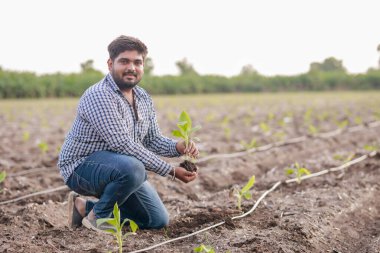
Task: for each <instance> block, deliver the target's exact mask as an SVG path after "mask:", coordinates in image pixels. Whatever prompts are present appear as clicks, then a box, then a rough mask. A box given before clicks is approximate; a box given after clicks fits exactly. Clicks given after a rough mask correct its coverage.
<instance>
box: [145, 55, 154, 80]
mask: <svg viewBox="0 0 380 253" xmlns="http://www.w3.org/2000/svg"><path fill="white" fill-rule="evenodd" d="M153 69H154V64H153V60H152V58H150V57H147V58H145V60H144V75H147V76H151V75H153Z"/></svg>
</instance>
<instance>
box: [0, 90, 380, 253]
mask: <svg viewBox="0 0 380 253" xmlns="http://www.w3.org/2000/svg"><path fill="white" fill-rule="evenodd" d="M340 97H341V96H338V97H334V99H332V100H324V98H323V97H319V99H320V101H321V102H320V104H317V105H314V106H316V107H315V111H319V112H323V111H324V110H328V111H334V112H336V114H337V115H338V116H337V117H338V118H340V117H342V118H343V116H340V115H341V114H340V113H342V112H343V111H345V110H346V109H347V108H350V110H351V114H352V115H360V116H361V118H362V119H363V121H373V120H374V118H373V114H372V113H371V110H370V108H379V107H378V106H377V107H375V105H374V104H371V105H368V104H366V103H365V102H366V101H380V99H376V100H373V99H372V100H371V99H368V98H367V97H366V98H365V99H364V100H363V102H360V103H359V102H358V101H356V102H352V101H351V100H349V101H348V102H347V101H342V100H339V98H340ZM162 101H163V103H165V102H166V101H167V100H162ZM183 101H185V100H181V102H183ZM318 101H319V100H318ZM350 101H351V102H350ZM45 102H46V101H41V102H38V101H34V102H33V103H31V104H27V105H26V106H25V107H21V106H18V104H17V103H15V102H13V104H12V106H11V107H10V109H9V110H10V111H11V112H12V115H13V116H12V117H10V116H9V115H8V114H7V112H6V111H5V109H4V108H6V107H3V106H0V121H1V122H2V124H0V144H1V145H0V154H1V155H0V171H4V170H5V171H7V173H8V176H7V178H6V180H5V182H4V183H3V184H1V185H0V187H1V188H2V189H3V191H2V192H1V193H0V202H1V201H6V200H10V199H14V198H17V197H20V196H23V195H25V194H29V193H33V192H37V191H41V190H46V189H51V188H54V187H59V186H61V185H63V182H62V178H61V177H60V175H59V172H58V169H57V168H56V162H57V154H58V152H57V148H58V147H60V145H61V144H62V142H63V139H64V136H65V134H66V132H67V130H68V129H69V128H70V126H71V121H72V118H73V116H74V115H75V103H76V102H77V100H75V103H73V104H69V105H68V104H66V102H65V103H63V104H60V103H59V100H58V101H54V103H55V105H54V107H53V106H51V105H45V104H44V103H45ZM223 102H225V103H223V105H226V106H225V107H223V108H225V110H223V112H221V111H220V104H218V106H215V107H212V106H206V107H201V105H199V108H198V109H197V110H195V109H193V111H192V109H191V108H193V107H191V106H189V107H188V108H189V110H188V111H189V112H190V115H194V116H193V117H194V118H195V119H197V118H200V119H206V118H207V117H206V116H207V115H208V114H209V113H210V110H214V111H211V112H213V113H214V114H215V115H217V120H216V121H211V122H210V121H201V122H199V123H200V124H201V125H202V126H204V128H203V130H202V132H200V135H199V137H200V138H201V140H202V143H200V144H199V147H200V150H201V151H207V153H208V154H211V153H226V152H232V151H236V150H241V146H239V145H238V143H239V141H240V140H246V142H247V140H250V139H251V138H252V137H256V139H257V140H260V141H259V142H258V143H259V145H260V146H261V145H264V144H266V143H271V142H273V141H274V139H273V138H274V137H273V136H272V135H267V134H263V133H260V132H257V131H256V130H255V131H253V130H252V129H253V128H254V129H256V128H255V126H256V125H258V124H259V122H261V121H262V120H263V119H264V118H266V117H267V116H266V115H267V114H268V112H276V116H275V117H276V118H275V121H273V122H272V123H273V125H272V132H275V129H278V126H275V124H276V122H277V121H276V120H278V119H279V118H281V115H285V114H286V110H288V109H289V107H286V106H283V104H280V106H279V107H278V108H277V107H273V105H271V107H269V106H266V104H259V105H256V104H255V106H253V105H252V104H249V103H248V102H247V101H246V100H242V101H241V102H240V101H239V103H237V102H236V104H234V103H232V102H230V101H228V103H227V102H226V101H223ZM205 103H206V102H205ZM157 104H158V105H160V103H157ZM193 104H194V101H193V100H191V101H190V102H189V105H193ZM227 105H233V106H231V107H227ZM162 106H163V107H165V108H175V107H173V106H165V104H163V105H162ZM248 106H250V109H249V108H248V109H247V107H248ZM292 106H293V107H291V109H292V111H293V113H294V115H293V122H292V123H291V124H288V125H286V127H284V128H282V130H283V131H284V132H286V138H292V137H296V136H299V135H303V134H306V133H307V128H306V130H305V127H304V126H303V125H302V124H303V123H302V122H303V115H304V112H305V110H306V109H305V108H307V107H306V106H304V105H303V104H299V102H297V103H293V105H292ZM347 106H348V107H347ZM53 108H54V109H53ZM202 108H203V109H202ZM213 108H214V109H213ZM1 110H3V111H1ZM157 111H158V113H159V114H158V117H159V118H158V119H159V122H162V123H161V124H160V125H161V128H162V131H163V133H166V134H167V135H169V134H168V133H169V132H170V129H173V128H174V127H175V125H174V124H175V120H176V119H175V118H174V119H173V122H174V123H173V126H172V125H170V124H168V123H166V122H168V121H167V117H168V116H166V114H165V113H166V111H165V110H164V109H162V108H161V109H160V108H158V110H157ZM251 112H254V113H255V117H254V118H253V119H252V121H251V122H250V125H249V126H246V125H245V121H244V122H243V121H241V119H243V118H244V117H245V116H246V115H248V113H251ZM218 113H219V114H220V115H219V114H218ZM168 115H170V114H168ZM225 115H234V116H233V117H234V118H232V119H231V121H230V122H231V123H230V127H231V129H232V133H235V134H233V135H232V136H231V138H230V140H229V141H226V137H225V136H224V134H223V130H222V128H218V127H219V124H220V123H218V122H220V121H221V120H223V118H224V117H225ZM295 122H297V123H295ZM334 122H335V120H334V119H333V118H327V119H325V121H320V122H316V123H315V124H316V125H317V126H318V128H319V129H320V130H321V131H328V130H333V129H336V126H335V125H334ZM197 123H198V122H197ZM353 124H354V123H353V122H350V124H349V126H352V125H353ZM25 125H26V126H25ZM206 126H207V127H206ZM379 129H380V127H377V128H371V129H365V130H361V131H357V132H352V133H343V134H341V135H338V136H335V137H331V138H329V139H315V138H314V139H312V138H309V139H307V140H306V141H305V142H302V143H297V144H292V145H286V146H281V147H276V148H274V149H271V150H268V151H264V152H258V153H253V154H249V155H246V156H243V157H235V158H226V159H215V160H210V161H208V162H204V163H202V164H201V166H200V169H199V170H198V175H199V176H198V178H197V179H196V180H195V181H193V182H191V183H189V184H184V183H181V182H179V181H178V180H177V181H171V180H167V178H163V177H160V176H158V175H156V174H153V173H149V175H148V180H149V181H150V182H151V183H152V185H154V186H155V188H156V189H157V191H158V193H159V195H160V196H161V198H162V200H163V202H164V204H165V206H166V207H167V209H168V212H169V214H170V219H171V221H170V224H169V226H168V227H167V228H166V229H161V230H138V231H137V235H134V236H129V237H128V238H127V239H126V240H125V241H124V252H129V251H132V250H137V249H142V248H145V247H149V246H151V245H154V244H157V243H160V242H163V241H167V240H169V239H171V238H175V237H178V236H181V235H187V234H189V233H191V232H195V231H198V230H200V229H203V228H205V227H207V226H210V225H213V224H215V223H218V222H221V221H226V224H225V225H222V226H219V227H216V228H213V229H211V230H208V231H205V232H203V233H200V234H197V235H195V236H192V237H189V238H187V239H183V240H181V241H175V242H172V243H170V244H167V245H164V246H162V247H159V248H156V249H154V250H152V251H150V252H173V253H174V252H175V253H178V252H186V253H190V252H192V249H193V248H194V247H196V246H198V245H200V244H201V243H203V244H206V245H211V246H213V247H214V249H215V250H216V252H227V251H230V252H233V253H235V252H286V253H290V252H345V253H347V252H352V253H356V252H363V253H364V252H367V253H379V252H380V198H379V196H380V159H379V157H374V158H369V159H366V160H365V161H362V162H360V163H358V164H356V165H353V166H351V167H349V168H347V169H345V170H343V171H341V172H335V173H330V174H327V175H323V176H319V177H316V178H312V179H309V180H304V181H302V182H301V184H297V183H294V184H289V185H285V184H284V185H281V186H280V187H279V188H278V189H276V190H275V191H273V192H272V193H270V194H268V195H267V197H266V198H265V199H264V200H263V201H262V202H261V203H260V204H259V205H258V208H257V209H256V211H255V212H253V213H252V214H250V215H248V216H247V217H245V218H242V219H236V220H233V221H232V220H231V219H230V218H231V217H233V216H236V215H239V214H240V212H239V211H237V210H236V200H235V199H231V198H230V197H229V191H230V189H231V188H232V187H234V186H235V185H239V186H243V185H244V184H246V182H247V180H248V179H249V177H250V176H252V175H255V176H256V183H255V185H254V187H253V190H252V191H251V192H252V195H253V196H252V199H251V200H244V201H243V202H242V208H243V211H247V210H249V209H250V208H251V207H252V206H253V205H254V204H255V201H257V199H258V198H259V197H260V196H261V194H263V193H264V192H265V191H266V190H268V189H269V188H270V187H272V186H273V184H274V183H275V182H277V181H278V180H284V179H285V175H284V168H285V167H287V166H289V165H291V164H292V163H294V162H295V161H298V162H299V163H301V164H302V165H304V166H305V167H306V168H308V169H309V170H311V171H312V172H316V171H320V170H323V169H326V168H330V167H335V166H338V165H340V164H341V163H342V162H341V161H338V160H335V159H333V156H334V155H335V154H340V155H342V156H344V157H348V156H349V155H350V154H352V153H354V154H355V157H358V156H360V155H362V154H364V153H365V152H366V151H365V150H364V149H363V146H364V145H367V144H379V143H380V136H379ZM25 131H29V132H30V136H31V137H30V139H29V140H23V132H25ZM42 140H43V141H45V142H46V143H47V144H48V146H49V150H48V151H47V152H46V153H42V152H41V151H40V150H39V149H38V147H37V144H38V142H39V141H42ZM204 155H205V154H203V156H204ZM168 161H170V162H172V163H173V164H178V163H179V162H180V160H179V159H174V160H173V159H168ZM68 193H69V191H68V190H63V191H58V192H54V193H51V194H45V195H39V196H35V197H32V198H28V199H24V200H21V201H18V202H14V203H10V204H6V205H0V252H32V253H35V252H108V251H110V250H112V251H114V252H115V251H116V250H115V241H114V239H113V237H112V236H111V235H99V234H97V233H96V232H93V231H89V230H87V229H85V228H83V227H79V228H77V229H74V230H72V229H69V228H68V227H67V226H66V220H67V213H66V209H67V195H68Z"/></svg>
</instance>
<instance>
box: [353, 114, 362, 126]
mask: <svg viewBox="0 0 380 253" xmlns="http://www.w3.org/2000/svg"><path fill="white" fill-rule="evenodd" d="M354 122H355V124H356V125H361V124H363V119H362V118H361V117H360V116H356V117H355V119H354Z"/></svg>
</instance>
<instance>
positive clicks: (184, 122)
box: [172, 111, 201, 157]
mask: <svg viewBox="0 0 380 253" xmlns="http://www.w3.org/2000/svg"><path fill="white" fill-rule="evenodd" d="M177 127H178V129H177V130H173V131H172V134H173V136H175V137H179V138H182V139H183V140H184V141H185V146H186V148H187V147H188V146H189V143H190V141H191V140H194V141H199V139H198V138H197V137H193V134H194V133H195V132H196V131H198V130H199V129H201V126H196V127H194V128H193V126H192V121H191V118H190V116H189V114H188V113H187V112H185V111H183V112H182V113H181V115H180V116H179V120H178V123H177ZM186 157H187V156H186Z"/></svg>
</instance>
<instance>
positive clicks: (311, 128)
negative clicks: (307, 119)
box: [309, 124, 318, 135]
mask: <svg viewBox="0 0 380 253" xmlns="http://www.w3.org/2000/svg"><path fill="white" fill-rule="evenodd" d="M309 133H310V134H312V135H315V134H317V133H318V128H317V127H316V126H314V125H313V124H310V125H309Z"/></svg>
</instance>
